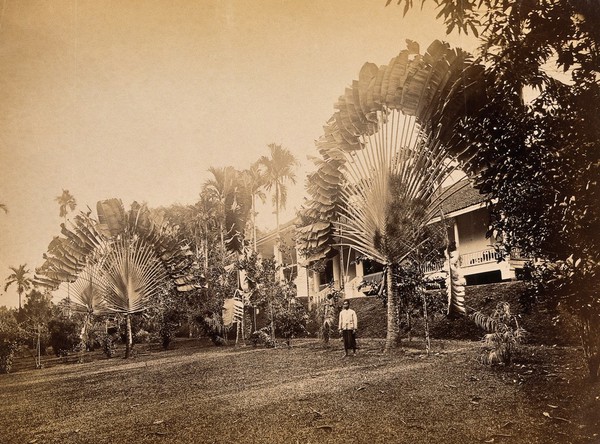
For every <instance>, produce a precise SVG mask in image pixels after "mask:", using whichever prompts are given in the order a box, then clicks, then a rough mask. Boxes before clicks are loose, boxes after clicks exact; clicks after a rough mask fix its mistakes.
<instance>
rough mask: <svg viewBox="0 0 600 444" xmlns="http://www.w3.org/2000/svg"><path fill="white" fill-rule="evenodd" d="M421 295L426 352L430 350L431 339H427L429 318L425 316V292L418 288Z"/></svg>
mask: <svg viewBox="0 0 600 444" xmlns="http://www.w3.org/2000/svg"><path fill="white" fill-rule="evenodd" d="M420 291H421V297H422V299H423V322H424V327H425V350H427V354H429V352H430V351H431V340H430V339H429V318H428V316H427V298H426V297H425V292H424V291H423V289H422V288H421V289H420Z"/></svg>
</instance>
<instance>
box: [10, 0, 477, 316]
mask: <svg viewBox="0 0 600 444" xmlns="http://www.w3.org/2000/svg"><path fill="white" fill-rule="evenodd" d="M385 3H386V0H326V1H325V0H278V1H274V0H268V1H267V0H266V1H258V0H257V1H227V0H222V1H218V0H198V1H192V0H187V1H183V0H182V1H167V0H164V1H158V0H156V1H126V0H114V1H103V0H89V1H83V0H80V1H76V0H72V1H64V0H63V1H58V0H37V1H27V0H0V4H1V5H0V6H1V8H2V9H1V13H0V178H1V179H0V203H4V204H6V205H7V207H8V209H9V212H8V214H4V213H3V212H0V282H1V283H2V287H1V288H0V306H2V305H7V306H17V305H18V296H17V292H16V287H15V286H14V285H13V286H11V287H10V288H9V289H8V291H7V292H4V291H2V290H4V282H5V279H6V277H7V276H8V275H9V274H10V273H11V271H10V270H9V268H8V267H9V266H15V267H17V266H19V265H20V264H27V267H28V268H29V269H30V270H31V271H32V275H31V276H32V277H33V271H34V269H35V268H36V267H39V266H40V265H41V264H42V263H43V258H42V254H43V253H45V252H46V249H47V246H48V243H49V242H50V241H51V240H52V237H53V236H56V235H58V234H59V224H60V222H62V219H61V218H59V216H58V214H59V209H58V208H59V207H58V204H57V203H56V202H55V198H56V197H57V196H59V195H60V194H61V192H62V189H68V190H69V191H70V192H71V194H73V195H74V196H75V198H76V199H77V203H78V208H77V211H78V210H84V209H85V208H86V206H88V205H89V206H90V207H91V208H92V209H93V210H94V213H95V208H96V202H97V201H98V200H102V199H108V198H112V197H117V198H121V199H122V200H123V203H124V204H125V206H126V207H128V206H129V204H130V203H131V202H133V201H134V200H137V201H139V202H146V203H148V204H149V205H150V206H161V205H170V204H173V203H181V204H192V203H194V202H195V201H196V200H197V198H198V194H199V192H200V189H201V186H202V183H203V182H204V181H205V180H206V179H207V178H208V177H209V173H207V169H208V168H209V167H210V166H226V165H232V166H234V167H236V168H239V169H243V168H247V167H248V166H249V165H250V164H251V163H252V162H253V161H255V160H256V159H258V158H259V157H260V156H261V155H264V154H268V150H267V144H269V143H273V142H274V143H280V144H282V145H283V146H285V147H287V148H289V149H290V150H291V151H292V152H293V153H294V154H295V155H296V156H297V157H298V159H299V160H300V161H301V163H302V166H301V167H300V168H299V170H298V179H299V180H298V185H297V186H296V187H292V188H291V189H290V192H289V201H288V209H287V212H286V214H285V215H284V216H283V217H282V220H286V218H288V219H289V218H291V217H292V216H293V215H294V214H295V209H297V208H298V207H299V206H300V204H301V203H302V199H303V197H304V196H305V192H304V177H305V176H306V173H307V172H308V171H310V170H311V169H312V167H311V165H310V163H309V161H307V155H316V154H317V152H316V149H315V147H314V140H316V139H318V138H319V136H320V135H321V132H322V126H323V124H324V123H325V122H326V120H327V119H328V118H329V117H330V116H331V114H332V113H333V111H334V109H333V105H334V103H335V101H336V99H337V97H338V96H339V95H341V94H342V93H343V91H344V88H345V87H346V86H348V85H350V84H351V82H352V80H353V79H356V78H358V72H359V70H360V67H361V66H362V65H363V63H365V62H367V61H369V62H373V63H376V64H378V65H382V64H387V63H388V61H389V60H390V59H391V58H392V57H394V56H396V55H397V54H398V52H399V51H400V50H402V49H404V47H405V39H407V38H409V39H412V40H416V41H417V42H419V43H420V44H421V49H422V51H423V50H424V49H425V48H426V47H427V46H428V45H429V44H430V43H431V41H433V40H434V39H440V40H445V41H448V42H449V43H451V44H452V45H456V46H461V47H463V48H464V49H467V50H473V48H474V44H473V42H472V40H471V39H469V38H468V37H465V36H458V35H451V36H446V35H445V32H444V26H443V24H442V23H441V22H439V21H435V20H434V18H435V12H433V10H432V9H427V8H425V9H424V10H423V11H420V8H419V7H417V8H415V9H414V10H413V11H410V12H409V14H408V15H407V17H406V18H403V17H402V11H403V8H402V7H397V6H389V7H387V8H386V7H385ZM394 3H395V2H394ZM429 3H433V2H429ZM260 210H261V214H260V216H259V224H260V225H261V226H262V228H272V227H273V226H274V216H273V215H272V208H271V207H270V206H266V207H264V208H262V209H260Z"/></svg>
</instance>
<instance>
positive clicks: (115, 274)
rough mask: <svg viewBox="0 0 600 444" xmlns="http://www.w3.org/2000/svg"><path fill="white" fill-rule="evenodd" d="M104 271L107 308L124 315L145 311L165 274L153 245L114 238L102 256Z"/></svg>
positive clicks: (141, 241)
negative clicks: (115, 239)
mask: <svg viewBox="0 0 600 444" xmlns="http://www.w3.org/2000/svg"><path fill="white" fill-rule="evenodd" d="M103 272H104V273H103V275H104V278H105V284H104V288H103V290H104V300H105V301H106V307H107V309H108V310H111V311H115V312H118V313H124V314H131V313H137V312H140V311H143V310H145V309H146V307H147V303H148V301H149V299H150V298H151V297H152V296H153V295H155V294H156V293H157V292H158V291H159V290H160V288H161V286H162V285H164V278H165V277H166V270H165V268H164V266H163V264H162V263H161V262H160V260H159V259H158V258H157V257H156V255H155V253H154V251H153V249H152V246H150V245H148V244H146V242H144V241H143V240H139V239H137V240H134V241H129V240H127V239H121V240H119V241H116V242H115V243H114V244H113V245H112V249H111V252H110V253H109V254H108V255H107V256H106V258H105V262H104V265H103Z"/></svg>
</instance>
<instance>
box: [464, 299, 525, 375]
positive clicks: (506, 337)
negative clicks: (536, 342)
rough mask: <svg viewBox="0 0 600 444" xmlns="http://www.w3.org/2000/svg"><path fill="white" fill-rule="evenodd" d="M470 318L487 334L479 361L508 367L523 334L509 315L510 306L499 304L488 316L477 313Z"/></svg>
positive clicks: (513, 318)
mask: <svg viewBox="0 0 600 444" xmlns="http://www.w3.org/2000/svg"><path fill="white" fill-rule="evenodd" d="M471 316H472V318H473V320H474V321H475V323H476V324H477V325H478V326H479V327H481V328H483V329H484V330H486V331H488V332H489V333H487V334H486V335H485V336H484V337H483V343H484V352H483V355H482V357H481V361H482V362H483V363H484V364H488V365H492V364H500V363H503V364H505V365H509V364H510V362H511V359H512V356H513V354H514V352H515V350H516V349H517V347H518V346H519V344H520V343H521V342H522V340H523V336H524V334H525V330H523V329H522V328H521V327H520V326H519V323H518V321H517V317H516V316H514V315H513V314H511V312H510V304H508V303H507V302H499V303H498V305H496V309H495V310H494V311H493V312H492V314H491V315H490V316H486V315H484V314H483V313H481V312H479V311H477V312H475V313H473V314H472V315H471Z"/></svg>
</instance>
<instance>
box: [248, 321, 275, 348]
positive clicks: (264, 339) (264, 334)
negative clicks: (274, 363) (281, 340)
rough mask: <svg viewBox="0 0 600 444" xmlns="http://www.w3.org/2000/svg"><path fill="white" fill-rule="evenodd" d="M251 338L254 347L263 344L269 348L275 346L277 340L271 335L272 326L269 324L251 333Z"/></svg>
mask: <svg viewBox="0 0 600 444" xmlns="http://www.w3.org/2000/svg"><path fill="white" fill-rule="evenodd" d="M250 340H251V341H252V345H253V346H254V347H257V346H259V345H263V346H265V347H267V348H273V347H275V345H276V342H275V341H274V340H273V338H272V337H271V328H270V327H268V326H267V327H263V328H261V329H260V330H257V331H255V332H253V333H252V334H251V335H250Z"/></svg>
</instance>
